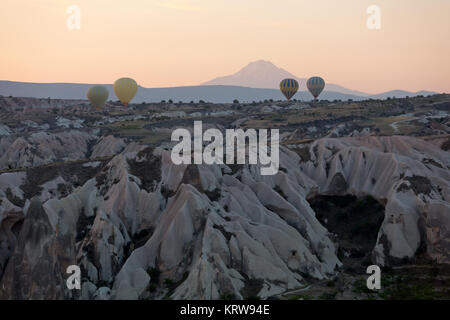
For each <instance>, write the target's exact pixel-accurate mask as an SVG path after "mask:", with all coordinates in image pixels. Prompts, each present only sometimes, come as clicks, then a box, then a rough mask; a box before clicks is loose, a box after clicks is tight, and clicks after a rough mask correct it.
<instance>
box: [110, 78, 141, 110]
mask: <svg viewBox="0 0 450 320" xmlns="http://www.w3.org/2000/svg"><path fill="white" fill-rule="evenodd" d="M113 89H114V93H115V94H116V96H117V98H119V100H120V101H122V103H123V105H124V106H125V107H126V106H128V103H129V102H130V101H131V100H132V99H133V98H134V96H135V95H136V92H137V90H138V85H137V83H136V81H134V80H133V79H131V78H120V79H118V80H116V82H114V85H113Z"/></svg>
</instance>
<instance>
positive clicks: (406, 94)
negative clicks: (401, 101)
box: [370, 90, 436, 99]
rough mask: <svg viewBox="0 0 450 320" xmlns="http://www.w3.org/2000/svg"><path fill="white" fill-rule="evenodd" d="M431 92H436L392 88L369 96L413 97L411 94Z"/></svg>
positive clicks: (423, 94)
mask: <svg viewBox="0 0 450 320" xmlns="http://www.w3.org/2000/svg"><path fill="white" fill-rule="evenodd" d="M432 94H436V92H432V91H425V90H422V91H417V92H409V91H405V90H392V91H387V92H383V93H379V94H373V95H370V98H372V99H386V98H393V97H395V98H406V97H413V96H420V95H422V96H428V95H432Z"/></svg>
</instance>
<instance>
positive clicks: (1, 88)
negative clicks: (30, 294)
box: [0, 81, 433, 103]
mask: <svg viewBox="0 0 450 320" xmlns="http://www.w3.org/2000/svg"><path fill="white" fill-rule="evenodd" d="M92 85H93V84H82V83H28V82H14V81H0V95H3V96H14V97H33V98H51V99H86V91H87V90H88V89H89V88H90V87H91V86H92ZM103 86H105V87H106V88H107V89H108V91H109V99H110V100H117V98H116V96H115V94H114V91H113V89H112V85H110V84H103ZM331 86H332V85H329V87H331ZM419 94H422V95H429V94H433V92H429V91H419V92H417V93H413V92H408V91H390V92H386V93H380V94H378V95H369V96H361V95H357V94H349V93H342V92H340V91H330V90H326V91H324V92H323V93H322V94H321V95H320V98H321V99H327V100H335V99H338V100H347V99H353V100H355V101H357V100H364V99H368V98H373V99H385V98H387V97H393V96H395V97H398V98H400V97H405V96H410V97H412V96H416V95H419ZM294 98H295V99H299V100H305V101H309V100H311V99H312V97H311V94H310V93H309V92H306V91H299V92H297V94H296V95H295V96H294ZM170 99H171V100H173V101H175V102H178V101H184V102H189V101H199V100H204V101H208V102H214V103H230V102H232V101H233V100H234V99H238V100H239V101H241V102H252V101H263V100H266V99H267V100H268V99H273V100H284V97H283V95H282V94H281V93H280V91H279V90H278V89H269V88H252V87H242V86H229V85H203V86H186V87H169V88H144V87H139V90H138V93H137V95H136V97H135V98H134V99H133V102H134V103H141V102H160V101H161V100H166V101H167V100H170Z"/></svg>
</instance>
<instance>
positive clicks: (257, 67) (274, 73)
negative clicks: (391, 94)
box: [202, 60, 369, 97]
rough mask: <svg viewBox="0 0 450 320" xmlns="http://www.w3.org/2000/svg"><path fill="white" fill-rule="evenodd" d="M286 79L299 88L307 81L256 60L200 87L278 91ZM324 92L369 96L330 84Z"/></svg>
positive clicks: (303, 86)
mask: <svg viewBox="0 0 450 320" xmlns="http://www.w3.org/2000/svg"><path fill="white" fill-rule="evenodd" d="M286 78H292V79H296V80H297V81H298V82H299V84H300V88H305V87H306V81H307V80H308V79H307V78H299V77H297V76H295V75H293V74H292V73H290V72H288V71H286V70H284V69H282V68H279V67H277V66H276V65H274V64H273V63H272V62H269V61H265V60H258V61H255V62H251V63H249V64H248V65H247V66H245V67H244V68H242V69H241V70H240V71H238V72H237V73H235V74H232V75H228V76H224V77H218V78H215V79H213V80H210V81H207V82H205V83H202V85H227V86H242V87H250V88H270V89H278V84H279V83H280V81H281V80H283V79H286ZM325 91H334V92H339V93H344V94H349V95H353V96H360V97H366V96H369V94H367V93H365V92H360V91H355V90H350V89H347V88H344V87H342V86H339V85H337V84H332V83H327V84H326V86H325Z"/></svg>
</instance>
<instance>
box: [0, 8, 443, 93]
mask: <svg viewBox="0 0 450 320" xmlns="http://www.w3.org/2000/svg"><path fill="white" fill-rule="evenodd" d="M73 5H76V6H78V8H79V9H80V11H79V13H80V15H79V17H80V19H79V21H80V24H79V26H80V29H73V28H72V29H71V28H69V27H68V22H70V23H69V25H71V26H73V25H74V24H73V23H74V22H76V21H77V20H76V19H74V17H75V16H76V14H75V15H74V11H71V12H68V11H67V10H68V8H69V7H70V6H73ZM370 5H377V6H378V7H379V8H380V13H381V19H380V21H381V23H380V29H369V28H368V27H367V20H368V19H369V18H372V20H370V21H372V22H373V21H374V20H373V18H374V17H375V16H374V15H373V14H368V13H367V8H368V7H369V6H370ZM449 39H450V1H449V0H395V1H393V0H370V1H366V0H320V1H317V0H315V1H313V0H309V1H304V0H277V1H275V0H127V1H116V0H114V1H111V0H2V1H1V11H0V43H1V46H2V47H1V50H0V80H12V81H26V82H75V83H112V82H114V80H116V79H117V78H119V77H123V76H127V77H132V78H134V79H136V81H137V82H138V83H139V84H140V85H141V86H144V87H170V86H184V85H198V84H200V83H202V82H205V81H208V80H211V79H212V78H215V77H218V76H224V75H228V74H232V73H235V72H237V71H238V70H239V69H241V68H242V67H244V66H245V65H247V64H248V63H249V62H251V61H256V60H260V59H264V60H268V61H271V62H273V63H274V64H275V65H277V66H278V67H281V68H284V69H286V70H287V71H289V72H291V73H293V74H294V75H296V76H298V77H308V76H311V75H319V76H322V77H323V78H324V79H325V80H326V81H327V82H330V83H336V84H339V85H342V86H344V87H347V88H349V89H353V90H360V91H365V92H368V93H379V92H384V91H388V90H393V89H404V90H409V91H418V90H422V89H424V90H433V91H437V92H450V41H449Z"/></svg>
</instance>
